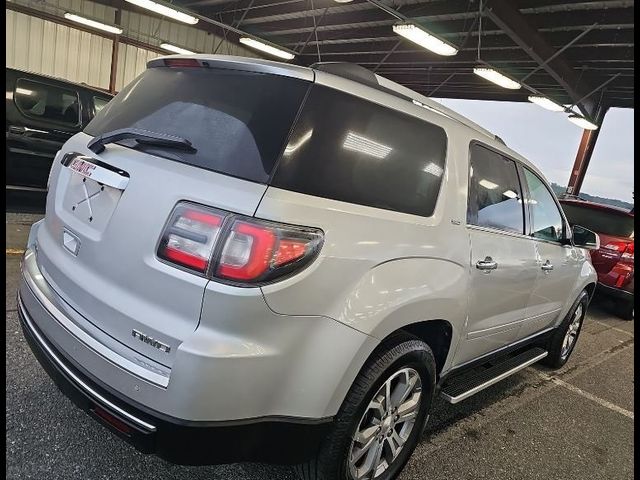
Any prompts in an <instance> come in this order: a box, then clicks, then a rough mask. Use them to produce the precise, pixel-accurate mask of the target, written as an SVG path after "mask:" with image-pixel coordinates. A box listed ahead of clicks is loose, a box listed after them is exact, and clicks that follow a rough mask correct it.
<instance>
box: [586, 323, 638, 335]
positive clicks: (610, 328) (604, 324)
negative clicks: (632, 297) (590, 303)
mask: <svg viewBox="0 0 640 480" xmlns="http://www.w3.org/2000/svg"><path fill="white" fill-rule="evenodd" d="M591 322H593V323H597V324H598V325H602V326H604V327H607V328H608V329H609V330H615V331H616V332H620V333H624V334H626V335H629V336H631V337H633V336H634V335H633V332H628V331H626V330H623V329H621V328H617V327H613V326H611V325H609V324H608V323H605V322H601V321H599V320H591Z"/></svg>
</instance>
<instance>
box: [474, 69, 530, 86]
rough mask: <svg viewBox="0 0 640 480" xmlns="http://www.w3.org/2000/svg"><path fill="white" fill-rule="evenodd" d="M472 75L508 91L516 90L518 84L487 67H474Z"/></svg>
mask: <svg viewBox="0 0 640 480" xmlns="http://www.w3.org/2000/svg"><path fill="white" fill-rule="evenodd" d="M473 73H475V74H476V75H479V76H481V77H482V78H484V79H486V80H489V81H490V82H493V83H495V84H496V85H499V86H501V87H502V88H508V89H509V90H518V89H519V88H520V86H521V85H520V84H519V83H518V82H516V81H515V80H511V79H510V78H509V77H507V76H506V75H503V74H502V73H500V72H498V71H497V70H494V69H493V68H488V67H475V68H474V69H473Z"/></svg>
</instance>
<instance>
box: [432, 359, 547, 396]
mask: <svg viewBox="0 0 640 480" xmlns="http://www.w3.org/2000/svg"><path fill="white" fill-rule="evenodd" d="M548 354H549V352H547V351H546V350H544V349H542V348H540V347H535V348H532V349H530V350H527V351H525V352H522V353H520V354H518V355H516V356H514V357H510V358H508V359H507V360H505V361H503V362H501V363H498V364H496V365H494V366H492V367H490V368H487V369H486V370H483V371H482V372H480V373H479V374H478V375H475V376H473V377H469V376H464V377H461V378H459V379H456V378H453V379H451V381H449V382H447V383H446V384H445V385H444V386H443V387H442V390H441V393H442V396H443V397H444V399H445V400H446V401H447V402H449V403H458V402H461V401H462V400H465V399H467V398H469V397H470V396H471V395H475V394H476V393H478V392H480V391H481V390H484V389H485V388H487V387H490V386H491V385H493V384H496V383H498V382H499V381H500V380H504V379H505V378H507V377H508V376H510V375H513V374H514V373H516V372H519V371H520V370H522V369H523V368H526V367H528V366H529V365H531V364H533V363H536V362H537V361H539V360H542V359H543V358H544V357H546V356H547V355H548Z"/></svg>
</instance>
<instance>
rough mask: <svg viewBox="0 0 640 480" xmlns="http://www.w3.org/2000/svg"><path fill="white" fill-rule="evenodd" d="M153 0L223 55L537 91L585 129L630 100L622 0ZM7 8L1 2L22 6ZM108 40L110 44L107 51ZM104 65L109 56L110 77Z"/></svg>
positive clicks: (473, 87)
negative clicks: (440, 44) (442, 49)
mask: <svg viewBox="0 0 640 480" xmlns="http://www.w3.org/2000/svg"><path fill="white" fill-rule="evenodd" d="M97 1H98V3H101V4H103V5H107V6H109V7H113V8H115V9H116V10H115V12H116V13H115V18H114V19H113V22H114V23H116V24H118V23H119V19H120V11H121V10H122V9H125V10H129V11H133V12H137V13H145V14H149V10H146V9H142V8H140V7H137V6H135V5H133V4H132V3H130V2H131V1H133V0H128V1H125V0H97ZM154 1H155V2H156V3H160V4H164V5H171V6H173V7H176V8H180V9H182V10H183V11H185V12H188V13H190V14H192V15H194V16H195V17H197V18H198V20H199V21H198V23H197V24H195V25H193V27H194V28H198V29H202V30H206V31H207V32H209V33H212V34H214V35H217V36H219V37H221V38H224V39H225V40H226V42H222V41H220V42H219V43H218V44H217V47H215V48H214V50H215V52H214V53H228V52H227V51H225V48H224V46H225V45H226V46H227V47H228V45H229V44H230V43H231V44H234V43H238V42H239V40H240V38H242V37H252V38H254V39H257V40H259V41H262V42H264V43H266V44H270V45H272V46H275V47H278V48H281V49H283V50H285V51H287V52H289V53H291V54H293V55H295V57H294V58H293V59H292V60H291V61H292V62H293V63H297V64H300V65H311V64H313V63H315V62H318V61H321V62H352V63H357V64H360V65H362V66H364V67H367V68H369V69H370V70H373V71H375V72H376V73H378V74H380V75H383V76H385V77H387V78H389V79H391V80H394V81H396V82H398V83H400V84H402V85H405V86H407V87H409V88H411V89H413V90H415V91H417V92H419V93H421V94H424V95H426V96H435V97H442V98H463V99H478V100H504V101H528V97H529V96H530V95H537V96H542V97H546V98H547V99H550V100H552V101H553V102H554V103H556V104H558V105H562V106H565V108H571V109H572V111H573V112H574V113H578V114H579V115H581V116H583V117H585V118H586V119H588V120H590V122H591V123H593V124H595V125H596V126H600V125H601V124H602V121H603V119H604V116H605V114H606V112H607V110H608V109H609V108H610V107H628V108H633V104H634V90H633V79H634V39H633V33H634V22H633V15H634V2H633V0H603V1H595V0H591V1H589V0H587V1H580V0H175V1H173V2H171V4H169V3H166V2H164V0H154ZM133 3H136V2H133ZM10 5H12V4H10V3H7V8H12V9H17V8H22V7H17V6H16V5H15V4H14V5H13V6H10ZM29 14H31V15H37V12H35V13H34V12H30V13H29ZM48 20H51V15H49V17H48ZM398 23H405V24H406V23H409V24H413V25H416V26H418V27H419V28H421V29H424V30H426V31H427V32H429V33H431V34H433V35H435V36H437V37H439V38H440V39H442V40H444V41H446V42H447V43H449V44H451V45H452V46H454V47H455V48H456V49H457V53H456V54H455V55H452V56H439V55H437V54H435V53H432V52H431V51H429V50H427V49H424V48H422V47H420V46H419V45H416V44H415V43H413V42H411V41H409V40H406V39H405V38H403V37H401V36H399V35H398V34H396V33H395V32H394V30H393V26H394V25H396V24H398ZM103 35H104V36H109V34H103ZM112 37H113V36H112ZM118 39H119V42H123V43H129V44H135V45H139V46H141V47H144V48H147V49H148V50H151V51H158V52H160V51H162V50H161V49H160V48H159V42H155V40H156V39H153V38H152V39H150V42H148V43H145V42H143V41H140V40H139V39H134V38H128V37H127V31H125V32H123V34H122V35H120V36H118ZM154 42H155V43H154ZM117 45H118V42H114V55H113V56H114V58H115V59H117V48H118V47H117ZM164 53H166V52H164ZM202 53H212V52H202ZM265 56H266V57H268V58H269V56H268V55H265ZM478 66H480V67H491V68H493V69H495V70H497V71H499V72H500V73H502V74H504V75H506V76H508V77H510V78H511V79H513V80H516V81H517V82H518V83H520V84H521V88H519V89H517V90H512V89H506V88H503V87H500V86H498V85H496V84H494V83H490V82H489V81H487V80H486V79H484V78H481V77H480V76H478V75H475V74H474V72H473V70H474V67H478ZM115 68H116V61H115V60H114V61H112V78H113V77H115V71H114V69H115ZM567 113H568V110H567ZM598 131H599V130H598V129H595V130H585V131H584V134H583V136H582V140H581V142H580V146H579V149H578V152H577V155H576V159H575V164H574V168H573V169H572V172H571V176H570V179H569V183H568V188H567V192H568V193H572V194H577V193H578V192H579V191H580V187H581V185H582V182H583V179H584V176H585V173H586V170H587V167H588V165H589V160H590V158H591V154H592V152H593V150H594V146H595V143H596V140H597V138H598Z"/></svg>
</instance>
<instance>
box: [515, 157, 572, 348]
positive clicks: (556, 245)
mask: <svg viewBox="0 0 640 480" xmlns="http://www.w3.org/2000/svg"><path fill="white" fill-rule="evenodd" d="M522 171H523V177H524V179H525V182H526V188H525V192H526V199H527V200H526V202H527V205H528V211H529V214H530V219H531V222H530V224H531V228H530V235H531V237H532V238H533V239H535V240H534V244H535V247H536V262H537V266H538V275H537V280H536V284H535V287H534V288H533V290H532V292H531V298H530V299H529V305H528V308H527V317H528V318H527V320H526V321H525V322H524V323H523V325H522V328H521V330H520V336H521V337H526V336H529V335H532V334H534V333H536V332H538V331H540V330H543V329H545V328H547V327H551V326H553V324H554V323H555V321H556V320H557V318H558V315H559V314H560V312H561V311H562V309H563V307H565V306H566V304H567V302H571V301H573V300H574V299H572V298H570V297H571V295H572V294H573V289H574V287H575V283H576V279H577V278H579V274H580V272H579V270H580V268H581V265H582V262H581V261H580V259H579V258H578V255H577V252H576V250H575V249H574V248H573V246H572V245H571V244H570V243H566V242H565V241H564V239H565V238H566V237H567V236H568V234H567V232H568V231H567V226H566V225H565V220H564V218H563V216H562V213H561V210H560V206H559V204H558V202H557V201H556V199H555V196H554V195H553V193H552V192H551V189H550V188H549V187H548V186H547V184H546V183H545V182H544V180H542V179H541V178H540V177H539V176H538V175H537V174H535V173H533V172H532V171H531V170H529V169H528V168H526V167H523V169H522Z"/></svg>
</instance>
